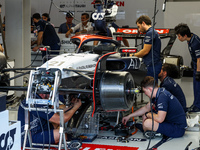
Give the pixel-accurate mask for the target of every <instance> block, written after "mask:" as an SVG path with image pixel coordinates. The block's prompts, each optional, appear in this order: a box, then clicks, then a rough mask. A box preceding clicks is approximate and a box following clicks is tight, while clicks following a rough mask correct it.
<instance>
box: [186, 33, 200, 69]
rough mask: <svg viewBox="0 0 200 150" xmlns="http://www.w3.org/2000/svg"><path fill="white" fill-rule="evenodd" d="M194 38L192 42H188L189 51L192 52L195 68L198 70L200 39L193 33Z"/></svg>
mask: <svg viewBox="0 0 200 150" xmlns="http://www.w3.org/2000/svg"><path fill="white" fill-rule="evenodd" d="M192 34H193V36H192V37H191V40H190V41H189V42H188V49H189V51H190V55H191V57H192V61H193V63H194V68H195V69H196V68H197V58H200V38H199V37H198V36H197V35H196V34H194V33H192Z"/></svg>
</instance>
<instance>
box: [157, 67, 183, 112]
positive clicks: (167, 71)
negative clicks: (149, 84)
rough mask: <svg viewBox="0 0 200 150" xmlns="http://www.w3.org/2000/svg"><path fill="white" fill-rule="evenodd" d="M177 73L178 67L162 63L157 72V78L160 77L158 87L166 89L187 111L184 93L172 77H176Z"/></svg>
mask: <svg viewBox="0 0 200 150" xmlns="http://www.w3.org/2000/svg"><path fill="white" fill-rule="evenodd" d="M177 74H179V73H178V69H177V67H176V66H175V65H173V64H166V63H165V64H163V66H162V69H161V72H160V73H159V74H158V78H159V79H160V81H161V83H160V87H161V88H165V89H166V90H168V91H169V92H170V93H171V94H172V95H174V96H175V97H176V98H177V99H178V100H179V102H180V104H181V105H182V107H183V109H184V111H185V112H186V111H187V108H186V100H185V95H184V93H183V91H182V89H181V87H180V86H179V84H178V83H176V82H175V81H174V79H173V78H176V76H177Z"/></svg>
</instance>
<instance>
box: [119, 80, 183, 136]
mask: <svg viewBox="0 0 200 150" xmlns="http://www.w3.org/2000/svg"><path fill="white" fill-rule="evenodd" d="M141 87H142V90H143V91H144V93H145V94H146V95H147V96H148V97H149V98H151V96H152V104H150V102H149V103H148V104H147V105H145V106H143V107H141V108H140V109H138V110H137V111H135V112H133V113H132V114H130V115H128V116H126V117H123V118H122V123H124V124H126V123H127V121H128V120H129V119H130V118H132V117H137V116H142V117H143V130H144V131H149V130H152V114H151V112H150V111H151V106H152V111H153V119H154V122H153V123H154V126H153V131H154V132H157V133H161V134H163V135H165V136H167V137H173V138H177V137H182V136H183V135H184V133H185V128H186V127H187V123H186V116H185V112H184V110H183V108H182V106H181V104H180V103H179V101H178V100H177V98H176V97H175V96H173V95H172V94H171V93H170V92H168V91H167V90H166V89H164V88H158V85H157V83H156V85H155V87H154V78H153V77H151V76H146V77H145V78H144V80H143V81H142V82H141ZM152 92H153V93H152Z"/></svg>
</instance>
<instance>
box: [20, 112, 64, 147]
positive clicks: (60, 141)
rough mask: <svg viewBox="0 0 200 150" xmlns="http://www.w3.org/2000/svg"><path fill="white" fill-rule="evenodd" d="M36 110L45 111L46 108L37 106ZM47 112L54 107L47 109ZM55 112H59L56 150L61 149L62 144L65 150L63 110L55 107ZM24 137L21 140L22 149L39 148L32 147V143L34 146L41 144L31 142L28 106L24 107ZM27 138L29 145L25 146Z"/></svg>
mask: <svg viewBox="0 0 200 150" xmlns="http://www.w3.org/2000/svg"><path fill="white" fill-rule="evenodd" d="M31 110H35V111H36V108H31ZM37 111H44V112H46V111H47V110H46V109H44V108H37ZM48 111H49V112H54V109H49V110H48ZM57 112H59V115H60V131H59V133H60V139H59V144H58V146H57V147H58V150H61V148H62V144H64V148H65V150H67V144H66V138H65V133H64V115H63V114H64V113H63V110H61V109H57ZM24 130H25V137H24V142H23V150H25V149H39V150H41V148H33V145H36V146H42V145H41V144H37V143H32V138H31V132H30V111H29V108H25V128H24ZM27 138H28V140H29V145H30V147H26V142H27ZM52 146H56V145H52Z"/></svg>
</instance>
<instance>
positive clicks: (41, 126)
mask: <svg viewBox="0 0 200 150" xmlns="http://www.w3.org/2000/svg"><path fill="white" fill-rule="evenodd" d="M37 86H38V85H36V88H35V93H34V94H33V95H34V96H35V98H37V94H36V93H37ZM32 99H33V97H32ZM34 107H35V108H36V113H37V116H38V119H39V122H40V126H41V129H42V134H43V146H42V149H44V144H45V143H44V142H45V136H44V128H43V125H42V122H41V119H40V116H39V113H38V110H37V106H36V103H34Z"/></svg>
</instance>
